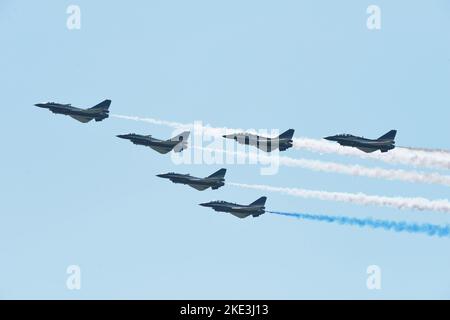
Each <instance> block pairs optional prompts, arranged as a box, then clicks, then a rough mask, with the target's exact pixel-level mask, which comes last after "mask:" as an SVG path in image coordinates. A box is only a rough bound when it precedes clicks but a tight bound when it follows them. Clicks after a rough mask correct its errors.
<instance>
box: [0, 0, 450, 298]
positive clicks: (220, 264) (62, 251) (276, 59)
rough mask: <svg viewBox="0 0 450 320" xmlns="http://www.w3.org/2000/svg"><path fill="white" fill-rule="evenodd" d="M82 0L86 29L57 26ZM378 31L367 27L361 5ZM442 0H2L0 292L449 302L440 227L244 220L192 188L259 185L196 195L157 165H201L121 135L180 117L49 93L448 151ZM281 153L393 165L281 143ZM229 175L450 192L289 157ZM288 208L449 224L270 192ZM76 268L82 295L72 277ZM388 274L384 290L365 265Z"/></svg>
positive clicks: (377, 190)
mask: <svg viewBox="0 0 450 320" xmlns="http://www.w3.org/2000/svg"><path fill="white" fill-rule="evenodd" d="M69 4H78V5H80V7H81V10H82V29H81V30H79V31H69V30H67V28H66V18H67V15H66V8H67V6H68V5H69ZM370 4H377V5H379V6H380V7H381V10H382V30H381V31H377V32H373V31H369V30H368V29H367V28H366V18H367V14H366V8H367V6H368V5H370ZM449 10H450V3H449V2H448V1H447V0H433V1H411V0H409V1H406V0H405V1H382V0H377V1H360V0H353V1H317V0H314V1H261V0H258V1H256V0H254V1H234V0H233V1H207V0H204V1H197V0H195V1H194V0H192V1H128V2H124V1H120V2H119V1H81V0H80V1H74V2H68V1H23V0H22V1H7V0H1V1H0V39H1V47H0V48H1V50H0V57H1V59H0V88H1V108H2V117H1V126H0V133H1V137H2V139H1V141H2V143H1V147H2V148H1V150H2V151H1V157H0V168H1V169H0V181H1V183H0V194H1V197H0V199H1V201H0V254H1V264H0V297H1V298H8V299H9V298H44V299H46V298H61V299H79V298H150V299H158V298H159V299H162V298H165V299H171V298H172V299H173V298H176V299H181V298H193V299H196V298H202V299H215V298H223V299H240V298H245V299H249V298H253V299H260V298H261V299H280V298H283V299H299V298H362V299H372V298H373V299H379V298H450V275H449V270H450V254H449V250H448V248H449V245H450V239H445V238H444V239H439V238H433V237H428V236H424V235H411V234H404V233H393V232H386V231H379V230H370V229H358V228H354V227H344V226H339V225H332V224H324V223H319V222H303V221H300V220H296V219H290V218H287V217H281V216H274V215H270V214H266V215H264V216H261V217H260V218H258V219H246V220H239V219H236V218H234V217H232V216H230V215H226V214H221V213H216V212H213V211H212V210H208V209H206V208H202V207H199V206H198V203H200V202H205V201H209V200H216V199H224V200H233V201H236V202H241V203H249V202H251V201H253V200H255V199H256V198H257V197H259V196H261V195H263V194H261V193H260V192H257V191H252V190H239V189H235V188H233V187H224V188H221V189H220V190H218V191H205V192H197V191H196V190H194V189H190V188H187V187H184V186H181V185H174V184H171V183H169V182H167V181H163V180H161V179H158V178H156V177H155V174H158V173H162V172H167V171H172V170H173V171H178V172H182V173H183V172H185V173H187V172H190V173H191V174H194V175H198V176H204V175H207V174H209V173H211V172H213V171H214V170H216V169H218V167H217V166H209V167H205V166H187V165H182V166H175V165H174V164H173V163H172V162H171V161H170V156H168V155H167V156H161V155H159V154H157V153H155V152H153V151H151V150H149V149H147V148H143V147H137V146H134V145H132V144H131V143H127V142H125V141H122V140H120V139H117V138H115V135H116V134H120V133H127V132H138V133H147V134H154V135H155V136H156V137H166V136H167V137H168V136H169V135H170V134H171V132H172V130H171V129H169V128H165V127H156V126H151V125H148V124H143V123H137V122H131V121H125V120H118V119H113V118H110V119H107V120H105V121H103V122H101V123H95V122H93V123H89V124H81V123H78V122H76V121H75V120H73V119H71V118H69V117H64V116H54V115H53V114H51V113H50V112H48V111H46V110H41V109H38V108H35V107H34V106H33V104H34V103H37V102H42V101H47V100H51V101H53V100H54V101H58V102H63V103H72V104H74V105H76V106H85V107H90V106H93V105H94V104H96V103H98V102H100V101H101V100H103V99H105V98H110V99H112V101H113V103H112V107H111V111H112V112H113V113H118V114H127V115H139V116H149V117H155V118H162V119H167V120H172V121H178V122H191V121H194V120H203V121H205V122H209V123H211V124H212V125H215V126H229V127H239V128H247V127H250V128H268V129H272V128H276V129H280V130H283V129H287V128H290V127H292V128H295V129H296V135H300V136H307V137H312V138H320V137H323V136H325V135H330V134H335V133H339V132H344V131H346V132H351V133H356V134H363V135H365V136H369V137H371V136H373V137H377V136H380V135H381V134H383V133H384V132H386V131H387V130H389V129H392V128H396V129H398V130H399V134H398V139H397V141H398V144H401V145H407V146H417V147H439V148H447V149H450V141H449V139H448V138H449V136H450V132H449V131H450V130H449V126H448V121H449V118H450V109H449V107H448V106H449V100H450V97H449V92H450V90H449V88H450V41H449V30H450V19H449V18H450V13H449ZM285 155H289V156H292V157H301V156H303V157H305V158H310V159H321V160H332V161H337V162H342V163H361V164H364V165H374V164H376V165H378V166H382V167H389V166H388V165H386V164H383V163H377V162H372V161H363V160H360V159H356V158H343V157H339V156H333V155H318V154H312V153H308V152H299V151H295V150H292V149H291V150H289V151H287V152H286V153H285ZM227 168H228V169H229V172H228V178H229V180H230V181H236V182H244V183H263V184H269V185H274V186H289V187H301V188H308V189H318V190H328V191H344V192H359V191H362V192H365V193H369V194H380V195H388V196H396V195H402V196H424V197H428V198H431V199H441V198H447V197H448V194H449V189H448V188H445V187H441V186H430V185H421V184H408V183H402V182H386V181H381V180H373V179H367V178H360V177H350V176H342V175H337V174H326V173H317V172H311V171H306V170H302V169H297V168H286V167H283V168H281V170H280V172H279V174H278V175H275V176H270V177H264V176H261V175H259V168H258V167H257V166H229V167H227ZM267 196H268V198H269V199H268V201H267V207H268V208H269V209H272V210H281V211H288V212H310V213H320V214H336V215H350V216H358V217H369V216H371V217H376V218H381V219H399V220H408V221H428V222H434V223H440V224H445V223H449V222H450V218H449V217H448V215H445V214H437V213H432V212H424V213H417V212H409V211H399V210H395V209H388V208H376V207H363V206H357V205H349V204H342V203H333V202H322V201H318V200H302V199H298V198H293V197H289V196H283V195H278V194H267ZM71 264H76V265H79V266H80V267H81V269H82V290H80V291H69V290H67V289H66V287H65V281H66V277H67V276H66V273H65V272H66V268H67V266H68V265H71ZM371 264H377V265H379V266H380V267H381V269H382V290H380V291H369V290H367V288H366V277H367V275H366V268H367V266H368V265H371Z"/></svg>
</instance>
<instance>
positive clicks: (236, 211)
mask: <svg viewBox="0 0 450 320" xmlns="http://www.w3.org/2000/svg"><path fill="white" fill-rule="evenodd" d="M266 200H267V197H261V198H259V199H258V200H256V201H255V202H253V203H251V204H249V205H248V206H247V205H242V204H236V203H230V202H226V201H211V202H207V203H201V204H200V205H201V206H202V207H208V208H212V209H214V210H215V211H219V212H227V213H231V214H232V215H234V216H236V217H238V218H241V219H243V218H247V217H248V216H253V217H254V218H255V217H258V216H260V215H262V214H264V212H265V211H266V207H265V204H266Z"/></svg>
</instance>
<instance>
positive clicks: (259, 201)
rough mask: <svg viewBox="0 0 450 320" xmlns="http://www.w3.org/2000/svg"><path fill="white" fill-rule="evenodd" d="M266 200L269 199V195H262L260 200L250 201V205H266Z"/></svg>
mask: <svg viewBox="0 0 450 320" xmlns="http://www.w3.org/2000/svg"><path fill="white" fill-rule="evenodd" d="M266 200H267V197H261V198H259V199H258V200H256V201H255V202H252V203H250V206H261V207H264V205H265V204H266Z"/></svg>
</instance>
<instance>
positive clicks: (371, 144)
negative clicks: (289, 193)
mask: <svg viewBox="0 0 450 320" xmlns="http://www.w3.org/2000/svg"><path fill="white" fill-rule="evenodd" d="M396 134H397V130H391V131H389V132H388V133H386V134H385V135H383V136H381V137H379V138H378V139H366V138H363V137H357V136H353V135H351V134H338V135H336V136H330V137H326V138H324V139H326V140H329V141H336V142H337V143H339V144H340V145H341V146H347V147H355V148H358V149H359V150H361V151H364V152H366V153H372V152H375V151H377V150H380V151H381V152H388V151H389V150H392V149H394V148H395V136H396Z"/></svg>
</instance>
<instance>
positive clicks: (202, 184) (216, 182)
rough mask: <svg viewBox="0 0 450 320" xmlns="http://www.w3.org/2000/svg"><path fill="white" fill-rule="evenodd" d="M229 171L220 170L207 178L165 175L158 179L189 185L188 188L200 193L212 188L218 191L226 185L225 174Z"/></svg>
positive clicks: (176, 174)
mask: <svg viewBox="0 0 450 320" xmlns="http://www.w3.org/2000/svg"><path fill="white" fill-rule="evenodd" d="M226 172H227V169H220V170H219V171H217V172H214V173H213V174H212V175H210V176H208V177H206V178H197V177H193V176H191V175H189V174H179V173H173V172H170V173H164V174H158V175H157V177H160V178H165V179H169V180H170V181H172V182H173V183H181V184H187V185H188V186H190V187H192V188H194V189H197V190H199V191H203V190H206V189H208V188H211V189H213V190H217V189H219V188H220V187H222V186H224V185H225V173H226Z"/></svg>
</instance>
